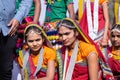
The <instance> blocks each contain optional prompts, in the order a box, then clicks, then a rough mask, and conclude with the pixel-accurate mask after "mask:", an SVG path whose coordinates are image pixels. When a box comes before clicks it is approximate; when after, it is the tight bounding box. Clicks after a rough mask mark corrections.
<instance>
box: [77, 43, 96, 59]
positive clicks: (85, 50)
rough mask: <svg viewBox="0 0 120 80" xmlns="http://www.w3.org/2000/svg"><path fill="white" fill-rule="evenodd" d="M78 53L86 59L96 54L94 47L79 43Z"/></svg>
mask: <svg viewBox="0 0 120 80" xmlns="http://www.w3.org/2000/svg"><path fill="white" fill-rule="evenodd" d="M79 53H80V54H81V55H82V56H83V57H87V56H89V55H90V54H91V53H95V54H98V53H97V50H96V48H95V46H94V45H92V44H89V43H86V42H83V41H80V42H79Z"/></svg>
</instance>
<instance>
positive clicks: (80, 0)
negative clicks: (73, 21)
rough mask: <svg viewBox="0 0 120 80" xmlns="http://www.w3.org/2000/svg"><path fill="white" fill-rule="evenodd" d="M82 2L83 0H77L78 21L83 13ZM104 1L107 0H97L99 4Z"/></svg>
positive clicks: (106, 0) (92, 0)
mask: <svg viewBox="0 0 120 80" xmlns="http://www.w3.org/2000/svg"><path fill="white" fill-rule="evenodd" d="M84 2H85V0H79V2H78V13H79V14H78V16H79V21H80V19H81V18H82V15H83V11H84V10H83V9H84ZM91 2H94V0H91ZM105 2H108V0H99V5H102V4H103V3H105Z"/></svg>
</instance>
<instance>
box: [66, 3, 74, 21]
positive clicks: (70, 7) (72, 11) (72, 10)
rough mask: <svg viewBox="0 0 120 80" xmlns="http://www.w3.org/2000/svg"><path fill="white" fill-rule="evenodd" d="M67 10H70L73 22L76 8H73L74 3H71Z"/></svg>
mask: <svg viewBox="0 0 120 80" xmlns="http://www.w3.org/2000/svg"><path fill="white" fill-rule="evenodd" d="M67 9H68V12H69V17H70V18H71V19H73V20H75V13H74V7H73V3H69V4H68V5H67Z"/></svg>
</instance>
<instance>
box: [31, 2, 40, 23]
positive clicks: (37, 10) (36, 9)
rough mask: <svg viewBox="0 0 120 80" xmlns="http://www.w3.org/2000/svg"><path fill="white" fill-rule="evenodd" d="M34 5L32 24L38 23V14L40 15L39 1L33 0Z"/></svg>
mask: <svg viewBox="0 0 120 80" xmlns="http://www.w3.org/2000/svg"><path fill="white" fill-rule="evenodd" d="M34 3H35V10H34V19H33V22H34V23H38V22H39V16H40V13H41V1H40V0H34Z"/></svg>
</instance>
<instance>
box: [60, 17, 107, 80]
mask: <svg viewBox="0 0 120 80" xmlns="http://www.w3.org/2000/svg"><path fill="white" fill-rule="evenodd" d="M58 35H59V40H60V41H61V42H62V43H63V47H62V48H61V50H58V54H59V53H61V57H62V60H63V62H62V61H61V62H59V64H60V63H63V64H64V66H62V67H63V80H88V79H90V80H103V76H102V75H101V74H102V73H101V70H100V66H99V61H98V55H100V54H101V53H100V52H99V54H98V52H97V50H98V49H99V48H97V50H96V48H95V46H94V45H92V44H91V43H93V42H91V43H90V41H89V40H88V39H87V37H86V36H85V35H84V34H83V33H82V32H81V29H80V28H79V27H78V26H77V25H76V23H75V22H74V21H73V20H71V19H69V18H65V19H63V20H62V21H60V23H59V24H58ZM91 41H92V40H91ZM99 51H100V50H99ZM59 55H60V54H59ZM101 55H102V54H101ZM99 57H101V56H99ZM106 80H107V79H106Z"/></svg>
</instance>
